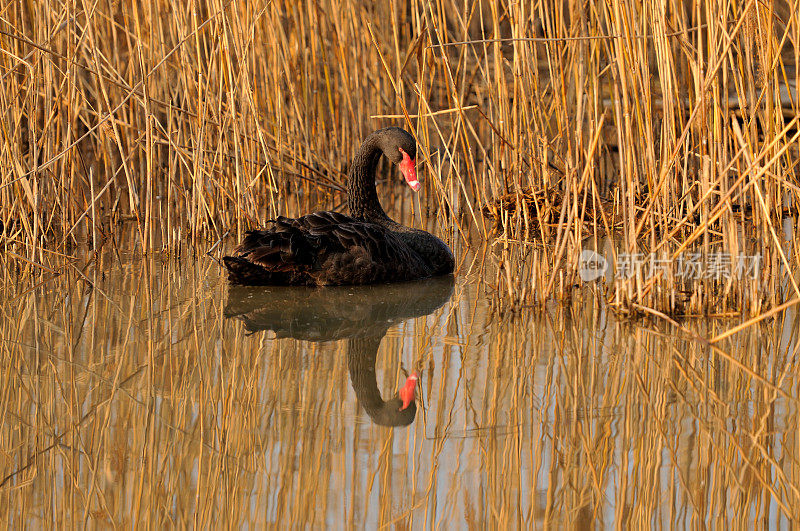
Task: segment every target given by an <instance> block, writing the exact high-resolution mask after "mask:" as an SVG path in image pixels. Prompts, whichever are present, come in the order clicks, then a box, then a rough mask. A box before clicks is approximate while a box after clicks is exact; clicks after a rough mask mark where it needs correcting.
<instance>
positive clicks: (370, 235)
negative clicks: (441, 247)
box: [226, 212, 430, 284]
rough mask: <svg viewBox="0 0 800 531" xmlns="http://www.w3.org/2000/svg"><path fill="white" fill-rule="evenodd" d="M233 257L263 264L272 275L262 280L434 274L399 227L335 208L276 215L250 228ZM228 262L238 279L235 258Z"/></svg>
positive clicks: (344, 280)
mask: <svg viewBox="0 0 800 531" xmlns="http://www.w3.org/2000/svg"><path fill="white" fill-rule="evenodd" d="M234 258H236V261H235V265H236V267H237V268H239V269H242V268H243V267H244V266H243V264H244V263H249V264H252V266H253V267H257V268H259V269H260V270H261V271H262V273H263V275H265V277H266V278H267V279H268V280H269V282H267V281H265V282H264V283H294V284H367V283H373V282H383V281H388V280H408V279H411V278H419V277H420V276H427V275H429V274H430V271H428V266H427V265H426V264H425V263H424V262H423V261H422V259H421V258H420V257H419V255H418V254H417V253H416V252H415V251H414V250H413V249H411V248H410V247H409V246H408V245H407V244H406V243H405V242H404V241H403V239H402V237H401V236H400V235H398V234H397V233H395V232H393V231H392V230H390V229H388V228H386V227H384V226H382V225H378V224H375V223H369V222H365V221H359V220H355V219H353V218H350V217H348V216H345V215H344V214H339V213H336V212H315V213H313V214H308V215H306V216H303V217H301V218H297V219H289V218H283V217H280V218H276V219H275V220H273V221H271V222H270V223H269V224H268V225H267V228H266V229H264V230H260V231H250V232H248V233H247V236H246V237H245V239H244V240H243V241H242V243H241V245H239V247H237V248H236V256H235V257H234ZM243 261H244V262H243ZM226 265H228V269H229V271H230V272H231V273H230V276H231V280H233V281H237V279H236V277H235V275H234V272H233V269H232V267H231V266H232V265H234V262H233V261H230V263H229V261H226ZM248 274H249V275H250V276H255V275H254V273H253V272H249V273H248Z"/></svg>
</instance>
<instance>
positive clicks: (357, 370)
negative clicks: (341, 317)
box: [347, 336, 417, 426]
mask: <svg viewBox="0 0 800 531" xmlns="http://www.w3.org/2000/svg"><path fill="white" fill-rule="evenodd" d="M382 339H383V336H368V337H358V338H355V337H354V338H350V339H348V340H347V369H348V371H349V372H350V382H351V383H352V384H353V390H354V391H355V393H356V397H357V398H358V402H359V404H361V407H363V408H364V411H366V412H367V415H369V416H370V418H371V419H372V421H373V422H375V423H376V424H380V425H382V426H407V425H408V424H411V422H412V421H413V420H414V416H415V415H416V412H417V408H416V406H415V405H413V403H412V405H411V407H408V408H407V409H405V410H402V411H400V405H401V402H400V401H399V400H398V399H397V398H392V399H390V400H386V401H384V399H383V397H381V392H380V391H379V390H378V380H377V379H376V377H375V358H376V356H377V354H378V346H379V345H380V344H381V340H382Z"/></svg>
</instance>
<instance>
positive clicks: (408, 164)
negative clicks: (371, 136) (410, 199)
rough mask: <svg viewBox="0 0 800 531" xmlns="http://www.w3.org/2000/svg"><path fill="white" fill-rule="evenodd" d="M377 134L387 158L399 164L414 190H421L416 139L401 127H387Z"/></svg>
mask: <svg viewBox="0 0 800 531" xmlns="http://www.w3.org/2000/svg"><path fill="white" fill-rule="evenodd" d="M375 134H376V135H377V136H378V138H379V145H380V147H381V150H382V151H383V154H384V155H385V156H386V158H388V159H389V160H390V161H392V162H393V163H394V164H397V166H398V167H399V168H400V171H401V172H402V173H403V177H405V178H406V182H407V183H408V185H409V186H410V187H411V189H412V190H414V191H415V192H416V191H417V190H419V189H420V188H421V187H422V185H421V184H420V183H419V180H417V160H416V159H417V143H416V142H415V141H414V137H413V136H411V134H409V133H408V131H406V130H405V129H400V128H399V127H387V128H386V129H381V130H380V131H376V133H375Z"/></svg>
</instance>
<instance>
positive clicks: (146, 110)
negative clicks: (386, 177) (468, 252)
mask: <svg viewBox="0 0 800 531" xmlns="http://www.w3.org/2000/svg"><path fill="white" fill-rule="evenodd" d="M797 7H798V6H797V2H796V1H791V0H766V1H755V0H748V1H745V2H740V3H731V2H723V1H713V2H704V3H699V2H695V3H690V2H678V1H675V2H668V3H659V2H650V1H647V2H640V3H634V4H631V3H629V2H621V1H616V0H613V1H611V2H606V3H603V4H595V3H590V4H585V3H580V2H572V3H567V2H541V3H538V4H530V3H526V2H505V1H492V2H474V1H467V2H455V1H452V0H439V1H435V2H407V1H392V2H386V3H379V4H378V5H366V4H363V3H361V2H353V1H350V0H343V1H338V0H336V1H334V0H325V1H322V2H313V3H312V2H300V3H290V4H287V3H283V2H268V1H255V2H232V1H230V0H202V1H198V2H195V3H193V4H192V6H191V7H190V8H186V9H184V8H176V7H175V6H173V5H171V4H169V3H165V2H159V1H156V0H146V1H143V2H116V3H112V2H100V3H90V2H83V1H81V2H67V3H58V2H52V1H45V2H34V1H31V0H27V1H22V2H15V3H11V4H9V5H8V6H6V8H4V11H3V17H2V21H0V49H2V51H3V53H2V54H0V76H2V79H3V83H2V85H0V86H2V88H1V89H0V106H2V109H3V120H2V124H3V129H4V133H3V135H2V140H0V153H1V154H2V156H0V205H1V206H0V222H1V223H2V224H3V226H4V227H5V236H4V237H3V239H2V243H1V244H2V246H3V249H4V252H3V253H2V254H0V260H2V261H3V265H4V270H8V269H16V268H21V269H23V270H25V271H31V272H34V273H36V274H37V275H38V274H44V273H46V272H47V268H51V269H52V267H51V266H50V265H48V264H50V261H51V259H53V258H54V256H53V253H67V254H71V253H72V252H73V251H72V248H73V247H74V246H75V245H80V246H83V247H87V246H88V247H89V248H95V249H96V248H98V247H100V246H102V245H104V244H107V243H108V242H109V241H113V240H114V238H115V237H116V235H117V232H118V225H117V223H118V222H119V221H121V220H131V221H133V222H134V224H135V226H136V228H137V231H138V238H137V241H136V246H137V248H138V249H140V250H142V251H144V252H152V251H158V250H161V249H167V250H171V251H176V250H177V249H178V248H179V247H180V246H181V245H182V244H185V243H187V242H188V243H189V244H190V245H192V246H194V248H197V249H201V250H206V249H209V248H211V247H213V248H214V249H215V251H216V252H219V251H220V250H222V249H224V248H225V246H227V245H229V243H230V242H233V241H234V240H235V239H236V238H237V237H238V236H239V235H240V234H241V232H242V230H243V229H245V228H247V227H249V226H251V225H255V224H258V223H260V222H263V221H264V220H265V219H266V218H269V217H271V216H274V215H276V214H296V213H299V212H303V211H306V210H308V209H313V208H330V207H336V206H339V205H341V204H342V202H343V197H342V187H343V185H344V184H345V176H344V172H345V170H346V165H347V162H348V160H349V157H350V156H351V154H352V152H353V150H354V149H355V147H356V146H357V145H358V143H359V141H360V139H361V138H363V136H364V135H365V134H366V133H367V132H369V131H370V130H372V129H374V128H377V127H380V126H384V125H389V124H400V125H405V126H406V127H407V128H409V129H412V130H413V131H414V132H415V134H416V135H417V137H418V138H419V140H420V146H421V154H420V157H419V159H420V163H421V171H422V174H423V175H424V176H426V177H427V179H426V190H425V191H424V192H423V193H422V194H421V196H420V201H421V203H419V204H418V203H416V202H415V203H414V204H413V208H414V210H415V211H416V212H421V213H422V214H424V215H426V216H428V217H433V218H436V219H437V220H438V227H439V229H438V232H439V233H440V234H442V235H444V236H445V237H446V238H447V239H449V240H450V241H453V240H454V239H465V240H474V239H476V238H477V239H478V241H480V240H482V239H487V238H490V237H493V236H498V235H499V236H500V237H501V240H500V241H501V245H502V246H503V247H506V250H507V248H508V247H509V246H513V245H516V244H515V241H523V242H533V243H536V244H538V250H537V253H538V255H537V260H535V261H534V267H532V268H531V272H530V273H529V274H524V275H523V274H522V273H521V271H519V269H521V267H522V266H523V265H524V264H522V263H521V262H519V261H516V260H517V259H518V257H519V256H518V255H519V254H520V253H522V254H526V253H527V252H528V251H527V250H526V249H522V250H518V251H511V252H510V254H508V255H505V256H501V257H500V258H501V260H503V261H504V262H505V263H507V264H508V266H509V267H511V268H513V269H514V275H512V276H514V277H518V278H519V280H516V282H519V283H521V284H523V288H524V293H525V294H524V296H523V295H522V291H519V290H508V291H507V290H502V291H499V292H498V296H499V298H500V299H501V300H503V301H504V304H506V306H508V305H509V304H510V303H511V302H513V301H516V302H517V305H519V304H523V305H524V304H531V303H540V302H542V301H545V300H548V299H551V298H553V297H559V296H561V295H562V294H564V293H565V292H567V291H569V290H570V286H572V285H574V284H575V282H576V280H575V279H576V278H577V277H576V273H577V270H578V267H579V256H580V252H581V249H582V247H583V246H584V241H585V240H586V239H587V238H591V239H597V238H599V237H601V236H603V235H605V234H607V233H608V232H609V230H612V229H613V230H614V231H616V234H617V235H618V236H617V237H618V245H617V247H615V249H616V252H617V253H626V254H633V253H644V254H647V253H656V255H657V256H658V257H659V258H660V259H669V260H677V259H679V258H680V257H681V256H685V255H686V254H687V253H689V252H696V251H700V252H702V253H705V254H706V255H707V254H708V253H711V252H723V253H729V254H731V255H732V256H736V254H737V253H738V252H739V251H740V250H741V249H742V248H743V247H748V248H752V249H753V251H754V252H758V253H760V254H762V255H764V256H765V263H766V264H767V266H766V267H765V268H764V270H763V274H762V277H761V280H760V281H750V280H748V279H734V280H732V281H728V280H727V279H723V280H707V279H704V280H702V281H687V280H682V279H676V278H674V275H670V274H665V275H662V274H659V275H656V276H655V277H652V278H650V277H645V278H642V277H641V276H640V277H637V278H632V279H617V281H616V282H615V283H614V284H613V288H612V290H611V292H610V293H608V300H609V301H611V302H613V303H615V304H616V305H617V306H618V307H619V308H620V309H622V310H631V309H634V308H635V306H636V305H641V306H645V307H648V308H654V309H657V310H663V311H667V312H669V313H714V312H723V313H724V312H728V311H741V310H742V309H745V310H748V311H750V312H751V313H758V312H760V311H761V310H762V309H763V308H764V307H769V306H774V305H775V304H777V303H778V302H781V301H783V300H786V299H787V298H788V297H789V296H791V295H800V291H798V288H797V286H796V283H795V282H792V281H790V280H789V277H788V276H787V272H788V271H792V272H794V271H796V270H797V266H796V257H795V255H794V253H786V252H785V251H782V247H783V248H785V247H786V242H785V241H784V236H785V235H784V234H783V232H782V230H781V223H780V219H781V215H783V214H784V213H790V212H793V211H794V210H795V207H796V205H795V196H796V194H797V186H796V184H795V183H796V169H797V160H798V158H797V156H798V154H797V145H798V142H797V139H798V122H797V120H798V119H797V116H798V94H797V85H798V76H800V73H798V70H797V64H798V57H799V56H800V32H799V31H798V29H799V28H800V15H798V13H800V10H799V9H797ZM545 192H546V193H545ZM551 192H552V193H551ZM407 193H408V192H407V191H402V192H401V191H399V190H398V188H397V187H388V188H387V190H386V194H387V197H389V196H393V195H394V196H397V195H398V194H402V195H405V194H407ZM501 198H505V199H504V200H503V201H501V200H500V199H501ZM484 213H485V214H486V216H488V218H487V217H485V215H484ZM744 236H746V237H747V238H752V239H753V240H754V245H749V242H747V241H744V242H743V241H742V240H743V239H747V238H743V237H744ZM790 238H793V236H791V235H790ZM216 244H219V245H216ZM523 245H527V244H523ZM509 260H511V261H510V262H509ZM523 277H524V278H523ZM786 282H789V284H790V288H791V289H790V293H786V292H785V291H784V290H783V286H784V284H785V283H786ZM681 292H691V293H693V294H694V296H693V297H689V300H687V301H680V300H678V301H677V302H676V296H675V294H676V293H681ZM677 299H680V297H677Z"/></svg>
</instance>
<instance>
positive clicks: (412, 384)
mask: <svg viewBox="0 0 800 531" xmlns="http://www.w3.org/2000/svg"><path fill="white" fill-rule="evenodd" d="M417 380H419V374H417V371H414V372H412V373H411V376H409V377H408V378H406V383H405V385H403V387H402V388H401V389H400V393H399V394H400V400H401V401H402V402H403V405H402V406H401V407H400V411H403V410H404V409H406V408H407V407H408V406H410V405H411V404H412V403H413V402H414V390H415V389H416V388H417Z"/></svg>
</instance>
